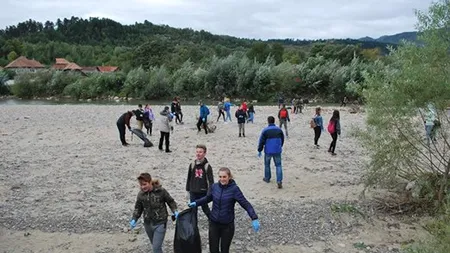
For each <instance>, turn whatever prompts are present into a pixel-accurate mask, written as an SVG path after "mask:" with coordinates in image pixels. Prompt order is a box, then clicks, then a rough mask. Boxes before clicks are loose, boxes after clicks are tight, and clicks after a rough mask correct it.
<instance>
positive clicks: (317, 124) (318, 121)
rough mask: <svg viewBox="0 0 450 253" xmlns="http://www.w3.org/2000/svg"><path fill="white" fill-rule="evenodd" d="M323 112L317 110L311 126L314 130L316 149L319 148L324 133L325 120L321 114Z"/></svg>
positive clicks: (319, 109)
mask: <svg viewBox="0 0 450 253" xmlns="http://www.w3.org/2000/svg"><path fill="white" fill-rule="evenodd" d="M321 112H322V108H320V107H317V108H316V114H315V115H314V117H313V118H312V120H311V122H310V124H311V128H313V129H314V145H315V146H316V148H319V147H320V146H319V138H320V135H321V134H322V131H323V119H322V116H321V115H320V113H321Z"/></svg>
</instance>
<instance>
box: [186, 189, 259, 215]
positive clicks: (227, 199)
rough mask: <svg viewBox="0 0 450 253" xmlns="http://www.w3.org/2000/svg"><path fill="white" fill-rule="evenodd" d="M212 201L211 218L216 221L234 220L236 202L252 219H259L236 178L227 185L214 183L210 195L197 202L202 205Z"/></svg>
mask: <svg viewBox="0 0 450 253" xmlns="http://www.w3.org/2000/svg"><path fill="white" fill-rule="evenodd" d="M211 201H212V202H213V205H212V211H211V216H210V218H211V220H212V221H213V222H215V223H219V224H230V223H232V222H234V217H235V215H234V205H235V203H236V202H238V203H239V205H241V206H242V208H244V209H245V211H247V214H248V215H249V216H250V218H251V219H252V220H256V219H258V216H257V215H256V213H255V210H253V207H252V205H251V204H250V203H249V202H248V201H247V199H246V198H245V197H244V194H242V192H241V189H239V187H238V186H237V184H236V182H235V181H234V180H230V182H229V183H228V184H227V185H222V184H221V183H215V184H213V185H212V187H211V190H210V191H209V192H208V195H206V196H205V197H203V198H201V199H198V200H196V201H195V202H197V206H202V205H204V204H206V203H209V202H211Z"/></svg>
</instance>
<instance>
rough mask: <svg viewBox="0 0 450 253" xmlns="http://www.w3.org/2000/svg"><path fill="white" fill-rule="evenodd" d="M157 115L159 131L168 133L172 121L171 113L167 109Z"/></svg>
mask: <svg viewBox="0 0 450 253" xmlns="http://www.w3.org/2000/svg"><path fill="white" fill-rule="evenodd" d="M159 114H160V117H159V131H161V132H164V133H170V127H171V125H172V124H171V123H172V119H173V118H172V115H171V114H170V112H169V110H168V109H167V110H163V111H161V112H160V113H159Z"/></svg>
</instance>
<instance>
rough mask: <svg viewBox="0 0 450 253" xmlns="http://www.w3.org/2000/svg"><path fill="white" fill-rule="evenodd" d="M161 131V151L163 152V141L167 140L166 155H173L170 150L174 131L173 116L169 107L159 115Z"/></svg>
mask: <svg viewBox="0 0 450 253" xmlns="http://www.w3.org/2000/svg"><path fill="white" fill-rule="evenodd" d="M159 114H160V116H159V131H160V132H161V137H160V138H159V146H158V147H159V150H161V151H162V150H163V141H164V139H165V144H166V153H171V152H172V151H171V150H170V149H169V145H170V141H169V138H170V132H171V131H173V126H172V120H173V114H171V113H170V111H169V107H168V106H166V107H164V110H163V111H162V112H160V113H159Z"/></svg>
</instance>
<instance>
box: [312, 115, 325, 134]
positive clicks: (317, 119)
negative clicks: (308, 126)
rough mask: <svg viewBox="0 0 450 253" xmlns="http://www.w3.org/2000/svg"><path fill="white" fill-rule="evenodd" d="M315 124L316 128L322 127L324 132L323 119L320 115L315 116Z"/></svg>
mask: <svg viewBox="0 0 450 253" xmlns="http://www.w3.org/2000/svg"><path fill="white" fill-rule="evenodd" d="M313 120H314V123H316V127H320V128H321V129H322V131H323V118H322V116H320V115H317V114H316V115H315V116H314V118H313Z"/></svg>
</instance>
